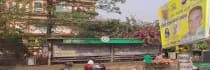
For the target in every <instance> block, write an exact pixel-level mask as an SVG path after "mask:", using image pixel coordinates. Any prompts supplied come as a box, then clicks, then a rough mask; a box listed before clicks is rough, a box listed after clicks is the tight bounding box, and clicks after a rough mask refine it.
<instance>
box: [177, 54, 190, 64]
mask: <svg viewBox="0 0 210 70" xmlns="http://www.w3.org/2000/svg"><path fill="white" fill-rule="evenodd" d="M178 59H179V62H189V60H190V55H189V54H179V57H178Z"/></svg>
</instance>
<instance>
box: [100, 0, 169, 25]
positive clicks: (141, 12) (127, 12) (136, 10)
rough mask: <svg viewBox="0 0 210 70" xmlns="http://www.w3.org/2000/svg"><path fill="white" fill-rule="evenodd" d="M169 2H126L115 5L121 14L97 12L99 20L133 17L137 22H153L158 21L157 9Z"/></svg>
mask: <svg viewBox="0 0 210 70" xmlns="http://www.w3.org/2000/svg"><path fill="white" fill-rule="evenodd" d="M168 1H170V0H127V1H126V3H124V4H117V6H118V7H120V9H121V12H122V14H120V15H119V14H116V13H107V12H105V11H102V10H97V12H99V14H100V15H99V16H98V18H99V19H121V20H122V21H125V17H129V16H134V17H135V18H136V19H137V20H141V21H146V22H153V21H154V20H157V19H158V8H159V7H160V6H162V5H164V4H165V3H167V2H168Z"/></svg>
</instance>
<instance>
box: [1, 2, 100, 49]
mask: <svg viewBox="0 0 210 70" xmlns="http://www.w3.org/2000/svg"><path fill="white" fill-rule="evenodd" d="M52 1H53V6H54V7H55V10H54V12H55V13H71V12H73V11H77V10H82V11H95V5H96V3H95V2H94V1H92V0H52ZM0 3H6V5H7V8H12V7H14V6H18V7H19V8H24V9H25V13H28V14H27V15H25V16H24V17H21V20H18V21H15V22H14V23H12V24H11V25H10V26H11V27H14V28H17V29H21V30H22V32H24V34H25V35H26V36H27V37H25V38H24V39H23V42H24V43H25V44H27V45H28V47H29V48H28V49H29V52H31V53H34V52H36V53H37V52H41V51H42V50H43V45H40V44H39V39H40V38H46V34H47V25H46V22H47V21H48V17H47V14H48V10H47V7H48V3H47V0H20V1H19V2H16V1H15V0H0ZM60 23H62V22H56V23H55V25H54V26H53V27H52V29H51V31H52V36H62V37H69V36H71V35H72V34H74V33H75V32H74V30H73V28H72V27H74V26H67V25H57V24H60ZM69 23H71V22H69ZM41 53H42V52H41Z"/></svg>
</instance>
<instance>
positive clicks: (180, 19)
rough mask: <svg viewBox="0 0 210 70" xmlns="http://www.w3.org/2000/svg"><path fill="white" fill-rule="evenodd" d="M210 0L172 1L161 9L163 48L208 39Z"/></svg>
mask: <svg viewBox="0 0 210 70" xmlns="http://www.w3.org/2000/svg"><path fill="white" fill-rule="evenodd" d="M207 12H208V0H171V1H169V2H168V3H166V4H165V5H163V6H161V7H160V8H159V12H158V13H159V20H160V31H161V41H162V48H169V47H173V46H176V45H182V44H187V43H191V42H194V41H197V40H202V39H205V38H207V36H208V33H209V29H208V28H209V27H208V23H207V15H208V13H207Z"/></svg>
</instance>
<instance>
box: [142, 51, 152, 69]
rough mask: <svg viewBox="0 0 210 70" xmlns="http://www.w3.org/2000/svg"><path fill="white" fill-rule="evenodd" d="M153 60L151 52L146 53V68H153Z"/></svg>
mask: <svg viewBox="0 0 210 70" xmlns="http://www.w3.org/2000/svg"><path fill="white" fill-rule="evenodd" d="M151 60H152V56H151V55H149V54H146V55H144V62H145V67H146V69H148V68H149V69H151V67H150V66H151Z"/></svg>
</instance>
